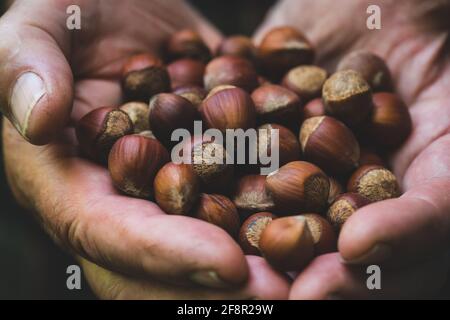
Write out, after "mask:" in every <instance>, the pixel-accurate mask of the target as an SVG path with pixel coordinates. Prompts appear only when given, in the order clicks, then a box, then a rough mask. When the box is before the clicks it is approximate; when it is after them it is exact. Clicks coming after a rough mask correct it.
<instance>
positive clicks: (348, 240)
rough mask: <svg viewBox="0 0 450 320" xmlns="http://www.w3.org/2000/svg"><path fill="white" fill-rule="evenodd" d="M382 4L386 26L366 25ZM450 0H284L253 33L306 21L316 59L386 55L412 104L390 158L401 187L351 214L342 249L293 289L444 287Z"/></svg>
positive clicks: (449, 170)
mask: <svg viewBox="0 0 450 320" xmlns="http://www.w3.org/2000/svg"><path fill="white" fill-rule="evenodd" d="M372 4H375V5H378V6H380V8H381V14H382V29H381V30H374V31H371V30H368V29H367V28H366V18H367V17H368V15H367V14H366V9H367V7H368V6H369V5H372ZM449 10H450V1H448V0H443V1H419V0H414V1H385V0H382V1H366V0H359V1H355V0H342V1H332V0H321V1H307V0H284V1H280V2H279V3H278V5H277V6H276V7H275V8H274V9H273V11H272V12H271V14H270V15H269V17H268V18H267V19H266V21H265V22H264V23H263V25H262V26H261V27H260V29H259V31H258V32H257V34H256V36H255V38H256V41H257V42H258V41H260V39H261V37H262V35H263V34H264V32H265V31H266V30H268V29H270V28H272V27H274V26H276V25H286V24H287V25H292V26H295V27H297V28H298V29H300V30H302V31H303V32H304V33H305V34H306V35H307V36H308V38H310V40H311V41H312V43H313V44H314V45H315V46H316V48H317V53H318V57H317V62H318V64H319V65H321V66H324V67H325V68H327V69H328V70H329V71H333V70H334V68H335V65H336V64H337V62H338V61H339V59H340V58H341V57H342V56H343V55H344V54H345V53H347V52H349V51H352V50H357V49H365V50H369V51H372V52H374V53H376V54H378V55H379V56H381V57H383V58H384V59H385V60H386V62H387V64H388V65H389V67H390V69H391V71H392V74H393V78H394V81H395V85H396V91H397V92H398V94H399V95H400V96H401V98H402V99H403V100H404V101H405V102H406V103H407V105H408V106H409V110H410V113H411V116H412V120H413V131H412V134H411V136H410V137H409V139H408V140H407V141H406V143H405V144H404V145H403V146H402V147H401V148H400V149H399V150H398V151H397V152H395V153H394V154H392V156H391V158H390V161H389V164H390V165H391V166H392V168H393V170H394V172H395V174H396V175H397V177H398V179H399V181H400V184H401V187H402V189H403V191H404V194H403V195H402V196H401V197H400V198H398V199H392V200H386V201H382V202H379V203H375V204H372V205H369V206H367V207H364V208H362V209H360V210H358V211H357V212H355V213H354V214H353V215H352V216H351V218H350V219H349V220H348V221H347V222H346V224H345V226H344V227H343V230H342V232H341V234H340V237H339V252H338V253H331V254H328V255H324V256H321V257H318V258H316V259H315V260H314V261H313V262H312V263H311V264H310V265H309V266H308V267H307V268H306V269H305V270H303V271H302V272H301V273H300V274H299V275H298V277H297V279H296V280H295V281H294V283H293V285H292V289H291V291H290V298H292V299H327V298H415V297H429V296H436V295H438V294H439V290H440V289H441V288H442V286H443V285H444V284H445V281H446V279H447V275H448V271H449V252H450V247H449V244H450V197H449V191H450V91H449V89H448V88H449V85H450V61H449V60H450V54H449V52H450V38H449V32H450V24H449V21H448V16H447V14H448V12H449ZM368 264H377V265H380V266H381V283H382V288H381V290H368V289H367V286H366V280H367V277H368V276H369V275H368V274H367V273H366V266H367V265H368Z"/></svg>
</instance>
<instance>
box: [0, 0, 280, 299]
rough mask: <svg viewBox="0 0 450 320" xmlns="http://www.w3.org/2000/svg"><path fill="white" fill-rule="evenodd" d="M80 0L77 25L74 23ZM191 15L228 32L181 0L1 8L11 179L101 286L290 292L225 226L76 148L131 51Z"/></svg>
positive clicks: (103, 290)
mask: <svg viewBox="0 0 450 320" xmlns="http://www.w3.org/2000/svg"><path fill="white" fill-rule="evenodd" d="M72 4H77V5H79V7H80V9H81V14H82V20H81V30H74V31H70V30H68V29H67V27H66V19H67V16H68V15H67V14H66V9H67V7H68V6H69V5H72ZM186 27H188V28H193V29H196V30H197V31H198V32H200V34H201V35H202V36H203V37H204V39H206V40H207V42H208V44H209V45H210V46H215V44H216V43H217V42H218V41H219V40H220V35H219V34H218V33H217V32H216V31H215V30H214V29H213V28H212V27H211V26H210V25H209V24H208V23H207V22H205V20H204V19H203V18H202V17H201V16H200V15H199V14H198V13H196V12H195V11H193V10H192V9H191V8H190V7H189V6H187V5H186V4H185V3H184V2H182V1H178V0H173V1H165V0H152V1H143V0H142V1H137V0H136V1H120V0H107V1H106V0H103V1H87V0H86V1H82V0H78V1H73V0H71V1H60V0H58V1H56V0H45V1H34V0H29V1H26V0H22V1H20V0H19V1H16V2H15V3H14V5H13V6H12V7H11V9H10V10H9V11H8V12H7V13H6V14H5V15H4V16H3V17H2V18H1V20H0V38H1V39H2V41H1V42H0V105H2V107H3V109H2V110H3V112H4V114H5V115H6V116H7V117H8V119H9V120H10V121H8V120H6V119H5V120H4V123H3V148H4V156H5V165H6V172H7V176H8V180H9V183H10V185H11V187H12V190H13V192H14V194H15V195H16V197H17V198H18V200H19V201H20V202H21V204H23V205H24V206H26V207H28V208H29V209H30V210H32V211H34V212H35V213H36V217H37V218H38V220H39V221H40V222H41V223H42V225H43V226H44V228H45V229H46V231H47V232H48V233H49V234H50V235H51V236H52V238H53V239H54V240H55V241H56V242H58V243H59V244H61V245H62V246H64V247H65V248H67V249H68V250H70V251H72V252H73V254H75V255H78V256H81V257H83V258H84V259H81V261H82V265H83V266H84V270H85V274H86V278H87V279H88V281H89V283H90V285H91V286H92V287H93V288H94V291H95V292H96V293H97V294H99V296H100V297H102V298H111V297H113V298H116V297H126V298H197V297H198V298H200V297H221V298H284V297H287V294H288V283H287V281H286V279H284V278H283V277H281V276H280V275H279V274H277V273H276V272H274V271H273V270H272V269H271V268H270V267H269V266H268V265H267V264H266V263H265V262H264V261H263V260H261V259H258V258H248V259H246V258H245V257H244V255H243V253H242V251H241V250H240V248H239V246H238V245H237V244H236V243H235V242H234V241H233V239H231V238H230V237H229V236H228V235H227V234H226V233H225V232H224V231H223V230H221V229H219V228H217V227H215V226H213V225H210V224H207V223H205V222H202V221H199V220H194V219H191V218H188V217H183V216H168V215H166V214H165V213H163V212H162V211H161V210H160V209H159V208H158V207H157V206H156V205H155V204H153V203H151V202H149V201H146V200H141V199H134V198H130V197H126V196H123V195H121V194H119V193H118V192H117V191H116V190H115V189H114V188H113V187H112V183H111V179H110V177H109V174H108V171H107V170H106V169H105V168H102V167H100V166H98V165H96V164H94V163H92V162H90V161H87V160H84V159H82V158H80V157H79V155H78V150H77V148H76V144H77V143H76V139H75V138H74V129H73V126H72V125H73V123H74V122H75V121H77V120H78V119H79V118H80V117H82V116H83V115H84V114H85V113H86V112H88V111H89V110H92V109H94V108H96V107H99V106H104V105H112V106H115V105H118V104H120V102H121V88H120V81H119V78H120V76H119V75H120V70H121V68H122V65H123V63H124V60H125V59H126V58H127V57H128V56H129V55H131V54H133V53H136V52H146V51H152V50H156V49H157V48H158V47H159V46H160V45H161V42H162V41H163V40H164V39H165V38H167V37H168V36H169V35H170V34H171V33H172V32H174V31H176V30H177V29H181V28H186ZM68 122H69V124H68ZM16 129H17V130H16ZM18 132H20V133H21V135H22V136H24V137H25V138H26V139H27V140H29V141H31V142H32V143H35V144H45V143H47V142H48V141H50V140H51V139H52V138H53V140H52V142H50V143H49V144H47V145H45V146H35V145H32V144H30V143H29V142H27V141H25V140H24V139H23V138H22V136H21V135H19V133H18ZM88 260H89V261H90V262H87V261H88Z"/></svg>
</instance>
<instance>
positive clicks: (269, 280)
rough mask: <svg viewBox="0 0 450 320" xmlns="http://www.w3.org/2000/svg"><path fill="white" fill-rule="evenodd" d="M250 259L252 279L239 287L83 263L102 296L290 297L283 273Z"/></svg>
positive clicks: (182, 298)
mask: <svg viewBox="0 0 450 320" xmlns="http://www.w3.org/2000/svg"><path fill="white" fill-rule="evenodd" d="M247 261H248V265H249V269H250V274H249V280H248V282H247V283H246V284H245V285H243V286H242V288H239V289H236V290H212V289H207V288H199V287H182V286H175V285H171V284H167V283H163V282H161V281H158V279H151V280H148V279H145V280H144V279H136V278H131V277H126V276H123V275H120V274H117V273H114V272H111V271H108V270H106V269H104V268H101V267H99V266H97V265H95V264H93V263H91V262H88V261H87V260H84V259H83V260H81V265H82V267H83V270H84V274H85V277H86V279H87V282H88V283H89V285H90V286H91V289H92V290H93V291H94V293H95V294H96V295H97V296H98V297H99V298H101V299H158V300H167V299H175V300H184V299H192V300H199V299H202V300H203V299H212V300H219V299H220V300H223V299H269V300H273V299H287V297H288V293H289V283H288V281H287V280H286V279H285V278H284V277H283V276H281V275H280V274H278V273H276V272H275V271H273V270H272V269H271V268H270V267H269V266H268V265H267V263H265V261H264V260H263V259H262V258H259V257H255V256H249V257H247Z"/></svg>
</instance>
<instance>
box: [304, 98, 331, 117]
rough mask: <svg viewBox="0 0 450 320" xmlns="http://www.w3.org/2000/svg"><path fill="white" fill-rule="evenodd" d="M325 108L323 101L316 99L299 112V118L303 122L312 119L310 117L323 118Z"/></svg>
mask: <svg viewBox="0 0 450 320" xmlns="http://www.w3.org/2000/svg"><path fill="white" fill-rule="evenodd" d="M325 115H326V111H325V106H324V104H323V101H322V99H321V98H316V99H313V100H311V101H309V102H308V103H307V104H306V105H305V106H304V107H303V110H302V111H301V116H300V118H301V119H302V120H303V121H304V120H306V119H309V118H312V117H320V116H325Z"/></svg>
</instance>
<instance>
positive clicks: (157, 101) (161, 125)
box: [149, 93, 199, 145]
mask: <svg viewBox="0 0 450 320" xmlns="http://www.w3.org/2000/svg"><path fill="white" fill-rule="evenodd" d="M149 119H150V127H151V128H152V132H153V134H154V135H155V136H156V137H157V138H158V140H159V141H161V142H162V143H163V144H165V145H172V142H171V136H172V132H173V131H174V130H176V129H187V130H190V131H191V130H193V127H194V121H195V120H197V119H199V114H198V111H197V109H196V108H195V107H194V106H193V105H192V103H190V102H189V100H187V99H185V98H183V97H180V96H178V95H176V94H173V93H160V94H158V95H156V96H154V97H153V98H152V99H151V100H150V114H149Z"/></svg>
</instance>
